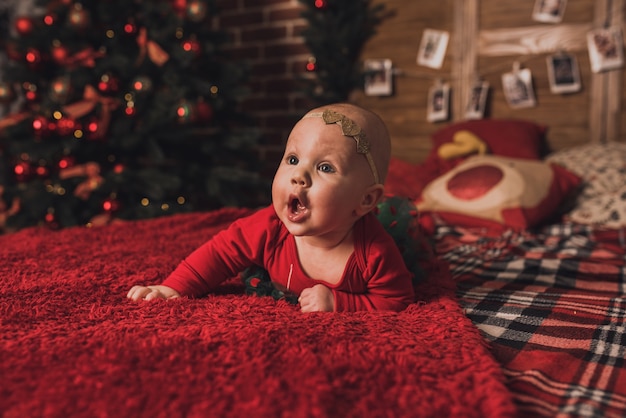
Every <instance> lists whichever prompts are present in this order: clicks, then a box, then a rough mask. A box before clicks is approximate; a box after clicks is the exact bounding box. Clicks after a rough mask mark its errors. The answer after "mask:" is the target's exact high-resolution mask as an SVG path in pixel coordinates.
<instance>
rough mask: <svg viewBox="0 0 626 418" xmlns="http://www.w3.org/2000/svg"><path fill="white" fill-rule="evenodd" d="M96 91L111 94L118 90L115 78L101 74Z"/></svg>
mask: <svg viewBox="0 0 626 418" xmlns="http://www.w3.org/2000/svg"><path fill="white" fill-rule="evenodd" d="M98 90H100V91H101V92H102V93H109V94H113V93H115V92H117V91H118V90H119V81H118V79H117V77H115V76H113V75H111V74H110V73H107V74H103V75H102V77H100V81H99V82H98Z"/></svg>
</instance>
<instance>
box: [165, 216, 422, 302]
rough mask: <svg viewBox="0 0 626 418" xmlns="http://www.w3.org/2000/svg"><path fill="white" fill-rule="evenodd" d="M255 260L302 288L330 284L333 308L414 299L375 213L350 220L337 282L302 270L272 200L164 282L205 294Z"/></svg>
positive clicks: (273, 274) (199, 251)
mask: <svg viewBox="0 0 626 418" xmlns="http://www.w3.org/2000/svg"><path fill="white" fill-rule="evenodd" d="M251 265H258V266H261V267H263V268H265V269H266V270H267V272H268V273H269V276H270V277H271V278H272V281H274V282H276V283H279V284H281V285H283V286H285V287H288V288H289V289H290V290H291V291H292V292H294V293H296V294H300V292H302V290H304V289H306V288H309V287H312V286H314V285H316V284H323V285H325V286H326V287H328V288H329V289H331V290H332V292H333V295H334V297H335V311H374V310H393V311H401V310H403V309H404V308H406V307H407V306H408V305H409V304H410V303H412V302H413V301H414V292H413V284H412V281H411V274H410V273H409V271H408V270H407V268H406V266H405V264H404V261H403V260H402V256H401V254H400V252H399V250H398V248H397V246H396V244H395V242H394V241H393V239H392V238H391V236H390V235H389V234H388V233H387V232H386V231H385V230H384V228H383V226H382V225H381V223H380V222H379V221H378V219H377V218H376V216H375V215H374V214H371V213H369V214H367V215H365V216H364V217H362V218H361V219H359V220H358V221H357V222H356V224H355V225H354V252H353V253H352V255H351V256H350V258H349V259H348V262H347V263H346V267H345V270H344V273H343V277H342V278H341V280H339V282H338V283H337V284H335V285H331V284H328V283H325V282H323V281H321V280H316V279H313V278H311V277H309V276H307V274H306V273H305V272H304V271H303V270H302V267H301V266H300V262H299V260H298V253H297V248H296V242H295V239H294V237H293V235H291V234H289V232H288V231H287V229H286V228H285V226H284V225H283V223H282V222H281V221H280V220H279V219H278V216H276V212H275V211H274V208H273V207H272V206H268V207H266V208H264V209H261V210H259V211H257V212H255V213H254V214H252V215H250V216H248V217H245V218H241V219H238V220H236V221H235V222H233V223H232V224H231V226H229V227H228V229H226V230H223V231H221V232H220V233H218V234H216V235H215V236H214V237H213V238H212V239H211V240H209V241H208V242H206V243H205V244H203V245H202V246H201V247H199V248H198V249H196V250H195V251H194V252H192V253H191V254H190V255H189V256H188V257H187V258H186V259H185V260H183V261H182V262H181V263H180V264H179V265H178V267H177V268H176V269H175V270H174V271H173V272H172V274H170V275H169V277H168V278H167V279H166V280H165V282H163V284H164V285H166V286H169V287H171V288H173V289H175V290H176V291H178V292H179V293H180V294H181V295H186V296H203V295H206V294H207V293H208V292H209V291H210V290H211V289H214V288H215V287H216V286H218V285H219V284H220V283H222V282H223V281H224V280H227V279H229V278H232V277H235V276H236V275H237V274H239V273H240V272H241V271H243V270H244V269H245V268H247V267H250V266H251Z"/></svg>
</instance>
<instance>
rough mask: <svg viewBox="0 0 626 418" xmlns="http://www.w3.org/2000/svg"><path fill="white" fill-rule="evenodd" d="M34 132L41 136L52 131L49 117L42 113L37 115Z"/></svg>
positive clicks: (34, 121) (34, 120)
mask: <svg viewBox="0 0 626 418" xmlns="http://www.w3.org/2000/svg"><path fill="white" fill-rule="evenodd" d="M52 125H54V124H52ZM33 132H34V133H35V135H37V136H38V137H40V138H41V137H44V136H46V135H47V134H48V133H50V122H49V121H48V119H46V118H45V117H44V116H42V115H37V116H35V118H34V119H33Z"/></svg>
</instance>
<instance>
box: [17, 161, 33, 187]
mask: <svg viewBox="0 0 626 418" xmlns="http://www.w3.org/2000/svg"><path fill="white" fill-rule="evenodd" d="M13 172H14V173H15V179H16V180H17V181H18V182H21V183H23V182H26V181H28V180H30V177H31V175H32V168H31V166H30V163H29V162H28V161H20V162H19V163H17V164H15V167H13Z"/></svg>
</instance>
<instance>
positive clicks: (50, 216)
mask: <svg viewBox="0 0 626 418" xmlns="http://www.w3.org/2000/svg"><path fill="white" fill-rule="evenodd" d="M43 220H44V223H45V224H46V226H47V227H48V228H50V229H59V226H60V225H59V221H58V220H57V216H56V215H55V214H54V209H49V210H48V213H46V215H45V216H44V217H43Z"/></svg>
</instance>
